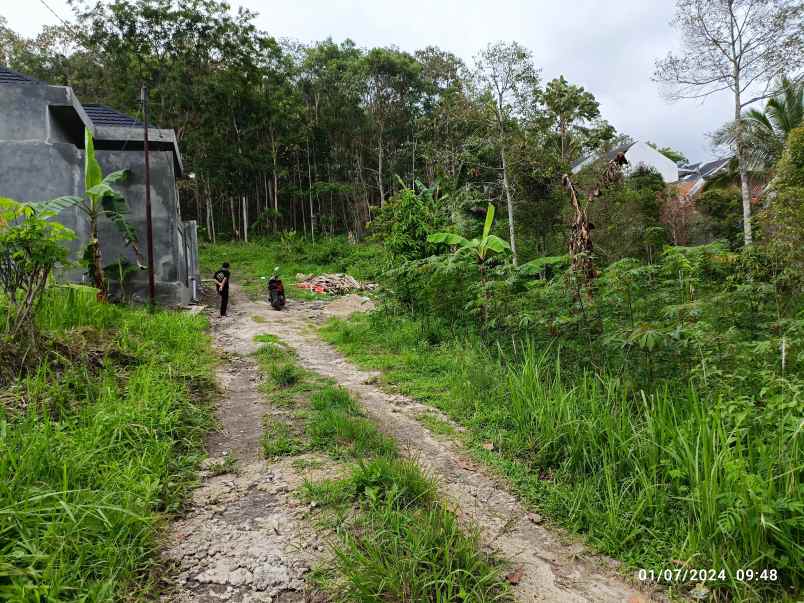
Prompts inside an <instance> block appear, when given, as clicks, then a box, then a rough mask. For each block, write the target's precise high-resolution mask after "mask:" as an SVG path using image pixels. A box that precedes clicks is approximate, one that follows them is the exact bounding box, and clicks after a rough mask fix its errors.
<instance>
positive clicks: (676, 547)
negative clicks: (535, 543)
mask: <svg viewBox="0 0 804 603" xmlns="http://www.w3.org/2000/svg"><path fill="white" fill-rule="evenodd" d="M432 329H433V325H432V323H430V322H428V321H427V320H421V321H417V320H412V319H409V318H406V317H404V316H395V317H389V316H387V315H384V314H382V313H381V312H380V313H375V315H374V316H371V315H369V316H356V317H352V319H351V320H350V321H348V322H346V321H333V322H330V323H329V324H328V325H327V326H326V327H325V328H324V330H323V334H324V336H325V338H326V339H327V340H328V341H330V342H332V343H334V344H335V345H336V346H337V347H339V349H341V350H342V351H343V352H344V353H346V354H347V355H348V356H350V357H351V358H353V359H354V360H356V361H357V362H358V363H359V364H361V365H363V366H365V367H367V368H371V369H380V370H382V371H384V374H383V377H382V382H383V383H384V384H385V386H387V387H392V388H394V389H397V390H399V391H401V392H403V393H405V394H408V395H411V396H414V397H416V398H419V399H420V400H423V401H426V402H428V403H430V404H432V405H433V406H435V407H437V408H439V409H441V410H443V411H444V412H446V413H447V414H448V415H449V416H450V417H451V418H452V419H453V420H455V421H457V422H458V423H461V424H463V425H464V426H466V427H467V436H468V442H469V445H470V446H471V448H472V450H473V452H474V454H475V455H476V456H478V457H479V458H482V459H483V460H485V461H486V462H487V463H488V464H489V465H491V466H493V467H495V468H496V469H497V470H499V471H500V472H501V473H502V474H504V475H506V476H507V477H508V478H509V480H510V481H511V483H512V485H513V486H514V487H515V488H516V489H517V490H518V491H519V492H520V494H521V495H522V496H523V497H524V498H526V499H527V500H528V501H529V502H530V503H531V505H533V506H534V507H536V508H537V509H538V510H539V511H540V512H541V513H544V514H546V515H549V516H550V517H551V518H553V519H554V520H555V521H557V522H559V523H561V524H563V525H564V526H566V527H567V528H569V529H571V530H573V531H577V532H581V533H584V534H585V535H586V537H587V538H588V540H589V541H590V543H592V544H593V545H594V546H595V547H596V548H598V549H599V550H601V551H603V552H605V553H608V554H611V555H614V556H617V557H619V558H621V559H623V560H624V561H626V563H627V564H629V565H630V566H632V567H634V568H640V567H642V568H650V569H660V568H665V567H672V560H683V561H685V562H687V563H688V564H689V565H690V566H691V567H704V568H716V569H718V570H720V569H723V570H725V572H726V574H727V577H726V580H725V581H724V582H721V583H711V584H708V586H710V587H713V588H715V589H716V590H718V591H720V594H721V596H731V597H733V598H735V599H737V600H743V601H755V600H765V599H778V598H783V599H784V598H791V599H795V597H796V594H797V593H799V592H800V587H801V583H802V577H803V576H802V567H801V564H800V560H801V559H802V556H803V555H804V548H802V545H801V543H802V542H804V538H802V537H803V536H804V531H803V530H804V525H802V523H801V516H802V510H804V503H802V496H801V492H802V490H801V488H802V486H801V482H800V476H801V468H802V466H804V458H802V451H801V442H802V430H801V428H800V413H798V414H796V412H797V411H795V410H794V408H795V404H793V403H792V401H791V404H788V405H787V406H786V407H783V409H782V411H781V412H780V411H779V410H778V409H775V410H771V409H770V407H769V409H768V410H767V411H765V412H763V410H762V409H761V408H755V407H753V406H752V405H750V404H749V403H748V402H746V401H744V400H741V399H736V400H729V399H710V400H702V399H699V398H698V396H697V394H696V392H695V391H694V390H692V389H691V387H689V386H685V385H684V384H678V386H677V387H676V388H675V389H672V390H671V389H668V388H664V389H661V390H659V391H656V392H653V393H650V394H644V393H641V392H637V393H634V392H633V390H632V389H630V388H627V387H624V385H623V384H622V383H621V382H620V380H619V379H618V378H617V377H615V376H606V375H603V376H601V375H597V374H592V373H589V372H581V373H577V374H571V375H570V374H563V373H562V368H561V363H560V361H559V360H557V357H556V356H555V352H554V351H549V350H548V351H540V352H537V351H536V350H534V349H532V348H529V347H528V346H527V345H524V346H521V345H518V346H517V350H518V353H517V354H516V355H513V354H511V353H510V352H505V351H503V350H502V349H499V348H498V349H494V350H490V349H487V348H485V347H483V344H482V342H481V341H480V340H479V339H477V338H471V337H464V338H460V337H458V336H455V335H453V334H451V333H448V332H443V333H442V334H441V335H439V336H433V333H432V332H431V331H432ZM797 416H798V418H796V417H797ZM797 425H798V428H796V426H797ZM488 441H491V442H493V443H494V450H492V451H489V450H486V449H485V448H484V447H483V443H485V442H488ZM748 567H759V568H772V569H777V570H778V571H779V577H780V580H779V582H778V583H775V584H774V583H767V582H766V583H757V582H751V583H747V582H744V581H741V580H739V579H738V577H737V570H741V569H744V568H748Z"/></svg>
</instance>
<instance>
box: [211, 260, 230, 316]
mask: <svg viewBox="0 0 804 603" xmlns="http://www.w3.org/2000/svg"><path fill="white" fill-rule="evenodd" d="M230 276H231V273H230V272H229V262H224V263H223V264H222V265H221V267H220V269H219V270H218V271H217V272H216V273H215V277H214V278H215V286H216V287H217V288H218V295H220V296H221V316H226V309H227V307H228V306H229V277H230Z"/></svg>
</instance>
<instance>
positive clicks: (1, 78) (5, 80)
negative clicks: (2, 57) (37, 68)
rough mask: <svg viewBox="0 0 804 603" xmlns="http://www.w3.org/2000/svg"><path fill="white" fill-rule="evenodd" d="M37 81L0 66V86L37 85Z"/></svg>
mask: <svg viewBox="0 0 804 603" xmlns="http://www.w3.org/2000/svg"><path fill="white" fill-rule="evenodd" d="M39 83H40V82H39V81H38V80H35V79H33V78H32V77H28V76H27V75H23V74H21V73H17V72H16V71H13V70H11V69H9V68H8V67H3V66H2V65H0V84H39Z"/></svg>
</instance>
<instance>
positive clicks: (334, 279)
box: [296, 273, 377, 295]
mask: <svg viewBox="0 0 804 603" xmlns="http://www.w3.org/2000/svg"><path fill="white" fill-rule="evenodd" d="M296 286H297V287H301V288H302V289H309V290H310V291H313V292H315V293H332V294H334V295H344V294H346V293H351V292H352V291H372V290H374V289H375V288H376V286H377V285H376V284H374V283H361V282H360V281H358V280H357V279H356V278H354V277H352V276H349V275H348V274H340V273H338V274H319V275H315V274H301V273H299V274H297V275H296Z"/></svg>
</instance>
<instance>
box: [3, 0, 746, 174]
mask: <svg viewBox="0 0 804 603" xmlns="http://www.w3.org/2000/svg"><path fill="white" fill-rule="evenodd" d="M45 1H46V2H47V4H48V5H49V6H50V7H51V8H52V9H53V10H54V11H55V12H56V13H58V14H59V15H60V16H63V17H65V18H68V17H70V16H71V11H70V9H69V7H68V6H67V0H45ZM229 1H230V3H231V4H233V5H234V6H238V5H243V6H246V7H248V8H250V9H252V10H254V11H257V12H258V13H259V17H258V19H257V22H258V26H259V27H260V28H261V29H264V30H265V31H267V32H269V33H270V34H272V35H274V36H275V37H277V38H292V39H295V40H298V41H301V42H310V41H315V40H322V39H324V38H326V37H332V38H333V39H334V40H335V41H336V42H340V41H342V40H344V39H345V38H351V39H352V40H354V41H355V42H356V43H357V44H358V45H360V46H390V45H395V46H398V47H399V48H401V49H403V50H408V51H413V50H416V49H417V48H424V47H425V46H428V45H435V46H439V47H440V48H442V49H445V50H449V51H451V52H454V53H455V54H457V55H458V56H460V57H461V58H463V59H464V60H466V61H471V58H472V57H473V56H474V55H475V54H476V52H477V51H478V49H480V48H482V47H484V46H485V45H486V44H488V43H489V42H495V41H498V40H506V41H510V40H516V41H518V42H519V43H521V44H523V45H525V46H527V47H528V48H529V49H530V50H531V51H532V52H533V56H534V60H535V63H536V65H537V66H538V67H540V68H541V71H542V78H543V80H549V79H552V78H554V77H558V76H559V75H561V74H563V75H564V76H565V77H566V78H567V79H568V80H569V81H570V82H572V83H576V84H580V85H582V86H584V87H585V88H586V89H587V90H590V91H591V92H592V93H593V94H594V95H595V96H596V97H597V99H598V100H599V101H600V104H601V111H602V113H603V116H604V117H605V118H606V119H608V120H609V121H610V122H611V123H612V124H613V125H614V126H615V127H616V128H617V130H618V131H619V132H623V133H626V134H630V135H631V136H633V137H634V138H635V139H637V140H649V141H653V142H656V143H658V144H659V145H660V146H664V145H669V146H671V147H673V148H676V149H679V150H681V151H682V152H684V154H685V155H687V157H689V158H690V160H692V161H698V160H702V159H708V158H710V157H712V153H713V152H712V150H711V148H710V145H709V141H708V138H707V136H706V135H707V133H708V132H711V131H713V130H714V129H716V128H717V127H718V126H719V125H720V124H722V123H723V122H725V121H727V120H728V119H729V116H730V113H731V111H732V109H731V106H732V105H731V101H730V100H729V97H728V96H727V95H724V94H721V95H720V96H718V97H711V98H709V99H706V100H705V101H704V102H701V101H699V100H685V101H679V102H676V103H668V102H667V101H665V100H664V99H663V98H662V97H661V95H660V93H659V87H658V86H657V84H654V83H653V82H652V81H651V80H650V77H651V74H652V73H653V62H654V59H655V58H657V57H661V56H664V55H665V54H666V52H667V50H668V49H671V48H674V47H676V46H677V45H678V35H677V33H676V32H675V31H673V30H672V29H671V27H670V25H669V22H670V19H671V18H672V12H673V4H674V3H673V2H672V1H671V0H621V1H620V2H616V3H613V2H607V1H605V0H597V1H595V0H530V1H528V0H521V1H516V0H395V1H391V0H283V1H281V2H279V1H267V0H229ZM0 14H2V15H3V16H5V17H6V19H7V20H8V24H9V26H10V27H11V28H12V29H13V30H15V31H17V32H18V33H21V34H25V35H29V36H30V35H34V34H35V33H36V32H37V31H38V30H39V28H40V27H41V26H42V25H44V24H56V23H58V19H57V18H56V17H55V16H54V15H53V14H52V13H51V12H49V11H48V9H47V8H45V6H43V4H42V2H41V0H27V1H25V2H20V1H18V0H2V8H0Z"/></svg>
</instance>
